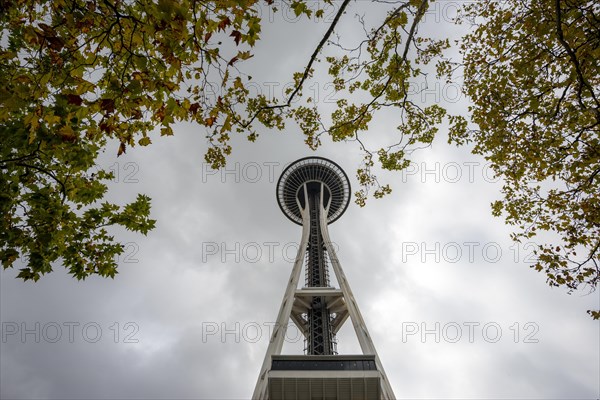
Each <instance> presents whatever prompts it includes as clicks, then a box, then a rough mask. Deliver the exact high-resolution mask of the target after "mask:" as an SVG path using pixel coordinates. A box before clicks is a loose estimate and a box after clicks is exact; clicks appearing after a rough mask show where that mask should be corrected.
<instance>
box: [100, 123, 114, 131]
mask: <svg viewBox="0 0 600 400" xmlns="http://www.w3.org/2000/svg"><path fill="white" fill-rule="evenodd" d="M99 127H100V130H101V131H102V132H107V133H110V132H111V131H112V126H111V125H108V124H107V123H106V122H100V125H99Z"/></svg>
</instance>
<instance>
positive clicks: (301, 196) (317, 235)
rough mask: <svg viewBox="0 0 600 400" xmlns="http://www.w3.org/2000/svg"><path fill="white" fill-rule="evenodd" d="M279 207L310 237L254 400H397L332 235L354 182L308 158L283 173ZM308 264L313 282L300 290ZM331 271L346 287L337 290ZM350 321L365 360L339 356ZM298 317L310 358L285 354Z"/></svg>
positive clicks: (298, 259) (292, 279) (303, 243)
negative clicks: (286, 340) (288, 332)
mask: <svg viewBox="0 0 600 400" xmlns="http://www.w3.org/2000/svg"><path fill="white" fill-rule="evenodd" d="M277 202H278V203H279V207H280V208H281V210H282V211H283V213H284V214H285V215H286V216H287V217H288V218H289V219H290V220H291V221H292V222H294V223H296V224H299V225H302V239H301V241H300V246H299V248H298V254H297V256H296V260H295V262H294V267H293V268H292V272H291V275H290V279H289V281H288V285H287V288H286V291H285V294H284V297H283V300H282V302H281V306H280V308H279V313H278V317H277V322H276V324H275V329H274V330H273V333H272V336H271V340H270V342H269V347H268V348H267V352H266V354H265V359H264V361H263V365H262V367H261V371H260V374H259V377H258V381H257V383H256V387H255V389H254V394H253V396H252V398H253V399H255V400H267V399H268V400H276V399H286V400H294V399H297V400H300V399H302V400H304V399H307V400H308V399H317V398H319V399H320V398H328V399H329V398H331V399H340V400H346V399H350V398H361V399H368V400H370V399H373V400H375V399H376V400H391V399H394V398H395V397H394V393H393V391H392V388H391V386H390V384H389V382H388V380H387V377H386V375H385V372H384V370H383V366H382V365H381V361H380V360H379V357H378V355H377V352H376V351H375V346H374V345H373V342H372V340H371V336H370V335H369V333H368V330H367V327H366V325H365V322H364V320H363V318H362V315H361V314H360V311H359V309H358V306H357V303H356V300H355V299H354V295H353V294H352V291H351V289H350V286H349V284H348V281H347V279H346V276H345V275H344V272H343V270H342V267H341V265H340V263H339V261H338V258H337V255H336V254H335V251H334V249H333V247H332V245H331V240H330V238H329V231H328V229H327V226H328V224H331V223H333V222H335V221H336V220H337V219H338V218H339V217H340V216H341V215H342V214H343V213H344V211H346V208H347V207H348V204H349V202H350V181H349V180H348V176H347V175H346V173H345V172H344V171H343V170H342V168H341V167H340V166H339V165H337V164H336V163H334V162H333V161H330V160H328V159H325V158H322V157H306V158H302V159H300V160H297V161H296V162H295V163H293V164H291V165H290V166H288V167H287V168H286V169H285V170H284V171H283V173H282V174H281V177H280V178H279V181H278V183H277ZM303 266H305V274H306V282H305V283H306V284H305V286H304V287H303V288H301V289H298V282H299V279H300V274H301V271H302V267H303ZM329 267H332V269H333V271H334V274H335V277H336V280H337V282H338V284H339V286H340V287H339V288H334V287H331V286H330V282H329ZM348 318H350V319H351V321H352V325H353V326H354V331H355V333H356V336H357V339H358V342H359V344H360V347H361V350H362V352H363V354H362V355H339V354H337V350H336V340H335V335H336V333H337V332H338V331H339V329H340V328H341V326H342V325H343V324H344V322H345V321H346V320H347V319H348ZM290 319H291V320H292V321H293V322H294V323H295V324H296V326H297V327H298V328H299V329H300V331H301V332H302V334H303V335H304V338H305V343H306V349H305V353H306V354H305V355H301V356H297V355H293V356H287V355H286V356H284V355H281V350H282V348H283V341H284V337H285V332H286V328H287V324H288V322H289V320H290Z"/></svg>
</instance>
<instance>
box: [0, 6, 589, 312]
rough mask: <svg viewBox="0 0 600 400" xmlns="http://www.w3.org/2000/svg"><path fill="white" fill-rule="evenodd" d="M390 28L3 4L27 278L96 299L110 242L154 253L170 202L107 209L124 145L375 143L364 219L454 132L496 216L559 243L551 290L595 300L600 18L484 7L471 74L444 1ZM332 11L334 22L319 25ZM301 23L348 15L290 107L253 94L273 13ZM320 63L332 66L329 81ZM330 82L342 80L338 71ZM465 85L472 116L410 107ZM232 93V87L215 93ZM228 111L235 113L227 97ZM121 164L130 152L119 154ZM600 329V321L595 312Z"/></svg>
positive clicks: (198, 11) (149, 9)
mask: <svg viewBox="0 0 600 400" xmlns="http://www.w3.org/2000/svg"><path fill="white" fill-rule="evenodd" d="M372 2H373V3H377V5H378V6H380V7H385V8H386V10H385V13H384V14H382V15H383V17H382V18H381V19H380V20H379V21H378V23H376V24H372V23H370V22H367V21H366V19H365V18H362V17H360V16H359V18H357V19H356V22H355V24H356V25H357V29H358V30H359V31H360V32H363V33H364V37H363V38H362V40H360V41H358V42H356V43H346V42H345V41H344V38H343V37H340V36H338V35H336V34H335V32H336V28H337V27H338V24H339V22H340V21H341V20H343V19H344V18H348V14H349V13H350V10H351V7H352V2H351V1H350V0H344V1H339V2H332V1H331V0H325V1H322V2H308V1H302V0H297V1H296V0H292V1H283V2H279V1H278V2H275V1H273V0H261V1H259V0H217V1H200V0H182V1H174V0H159V1H157V2H156V1H148V0H137V1H124V0H53V1H43V0H37V1H23V0H7V1H3V2H0V35H1V36H0V65H1V70H0V87H2V88H3V89H2V94H1V103H0V139H1V145H0V193H1V194H0V207H1V209H2V216H3V217H2V227H1V229H0V260H1V261H2V263H3V266H4V268H9V267H12V266H13V265H14V263H15V261H16V260H17V259H18V258H20V257H21V256H25V257H26V258H27V260H28V262H27V266H26V267H25V268H23V269H21V271H20V273H19V274H18V277H20V278H23V279H25V280H28V279H32V280H38V279H39V277H40V276H41V274H45V273H47V272H50V271H51V270H52V265H53V264H55V263H57V262H62V264H63V265H65V266H66V267H67V268H68V269H69V271H70V273H71V274H72V275H73V276H75V277H76V278H78V279H83V278H85V277H87V276H89V275H91V274H99V275H101V276H111V277H113V276H114V274H115V273H116V272H117V263H116V260H115V257H114V256H115V255H116V254H120V253H122V252H123V250H124V248H123V245H122V244H121V243H119V241H118V240H115V239H114V237H113V236H111V234H109V231H108V230H107V228H109V227H111V226H123V227H125V228H127V229H129V230H134V231H139V232H141V233H143V234H146V233H147V232H148V231H149V230H151V229H152V228H153V227H154V223H155V221H154V220H152V219H151V218H150V199H149V198H148V197H147V196H144V195H138V198H137V200H136V201H134V202H132V203H130V204H127V205H124V206H119V205H116V204H111V203H109V202H107V201H104V196H105V194H106V190H107V186H106V182H107V181H108V180H110V179H111V178H112V174H111V172H109V171H105V170H99V169H98V168H95V163H96V160H97V157H98V154H99V152H100V151H103V150H104V149H105V147H106V146H107V143H109V141H111V140H117V142H118V148H116V149H114V151H116V152H117V153H118V154H119V155H120V154H122V153H124V152H126V151H128V150H129V149H130V148H132V147H134V146H136V145H140V146H147V145H150V144H151V139H150V137H149V135H150V133H152V132H160V134H161V135H173V133H174V130H173V127H174V125H175V124H176V123H178V122H179V121H189V122H194V123H196V124H198V125H200V126H202V127H204V128H205V129H206V132H207V140H208V142H209V144H210V146H209V148H208V151H207V152H206V154H205V160H206V161H207V162H208V163H210V164H211V165H212V166H213V167H214V168H219V167H222V166H224V165H225V163H226V159H227V156H228V155H229V154H231V151H232V147H231V144H230V141H231V136H232V135H235V134H241V135H245V136H246V137H247V138H248V140H250V141H254V140H256V139H257V137H258V132H259V130H260V129H264V128H267V129H277V130H281V129H283V128H284V127H285V125H286V123H290V122H292V123H296V124H297V125H298V126H299V128H300V129H301V131H302V132H303V134H304V135H305V142H306V144H307V146H308V147H309V148H311V149H316V148H318V147H319V146H320V144H321V138H322V137H323V135H325V136H329V137H331V138H332V139H333V141H355V142H356V143H357V145H358V146H359V147H360V149H361V150H362V151H363V153H364V159H363V160H362V161H361V163H360V165H359V166H358V168H357V178H358V180H359V183H360V185H361V187H360V188H359V190H358V191H357V192H356V202H357V203H358V204H359V205H364V204H365V202H366V200H367V198H368V197H369V196H373V197H376V198H378V197H381V196H384V195H385V194H387V193H390V192H391V188H390V187H389V185H383V184H380V183H379V181H378V179H377V176H376V170H377V169H384V170H402V169H405V168H408V167H409V166H410V164H411V154H412V153H413V152H414V151H416V150H418V149H422V148H424V147H428V146H429V145H430V144H431V143H432V141H433V140H434V138H435V137H436V134H437V133H438V130H439V128H440V126H441V124H442V123H444V121H447V122H448V123H449V126H450V132H449V138H450V139H449V141H450V142H451V143H453V144H456V145H459V146H462V145H466V144H468V145H469V146H470V149H472V150H473V152H474V153H476V154H481V155H482V156H484V157H485V158H486V159H487V160H488V161H489V162H490V163H491V165H492V168H493V170H494V172H495V173H496V174H497V176H498V177H500V178H502V180H503V182H504V186H503V189H502V195H503V198H502V199H501V200H498V201H497V202H495V203H494V204H493V205H492V213H493V214H494V215H497V216H501V215H503V216H504V218H505V220H506V222H507V223H508V224H511V225H514V226H515V232H514V234H513V239H514V240H517V241H519V240H522V239H524V238H532V237H534V236H536V235H537V234H538V233H539V232H553V233H554V234H555V236H556V237H557V242H556V243H540V245H539V248H538V250H537V254H538V262H537V263H536V264H535V265H534V267H535V268H536V269H537V270H539V271H544V272H545V274H546V276H547V280H548V283H549V284H551V285H553V286H563V285H564V286H566V287H568V288H569V289H571V290H576V289H578V288H580V287H581V286H587V287H588V288H590V289H594V288H595V287H596V286H597V285H598V280H599V278H600V269H599V266H598V261H599V258H600V256H599V254H600V252H599V246H600V200H599V193H600V190H599V183H598V182H599V180H600V178H599V177H598V175H599V172H600V163H599V158H600V143H599V140H600V139H599V126H600V125H599V124H600V103H599V101H600V91H599V89H598V88H599V83H600V82H599V81H600V65H599V62H600V61H599V60H600V17H599V15H600V8H599V6H598V5H597V3H596V2H594V1H585V0H555V1H545V2H534V1H521V0H504V1H498V0H480V1H478V2H476V3H465V5H464V7H463V8H462V9H461V11H460V12H459V18H458V19H457V21H456V23H462V24H466V25H467V26H468V27H469V31H468V34H467V35H466V36H465V37H463V38H462V39H461V40H460V50H461V54H462V58H461V59H458V60H455V59H449V58H448V57H447V55H446V50H447V49H449V48H451V43H450V41H449V40H448V39H434V38H432V37H426V36H423V35H420V34H419V28H420V27H421V26H422V24H423V21H424V16H425V14H426V12H427V10H428V9H429V7H430V6H431V4H432V3H434V1H432V0H395V1H380V0H372ZM315 4H316V7H315ZM282 5H283V6H285V7H289V9H290V10H292V11H293V12H294V13H295V15H296V16H297V17H304V18H316V19H323V18H324V16H325V10H326V9H327V7H332V6H333V5H335V10H336V12H335V14H334V15H333V19H332V20H331V22H330V24H329V26H328V29H327V31H326V32H325V34H324V35H323V37H322V38H321V40H320V41H319V42H318V43H315V44H314V52H313V53H312V55H311V56H310V57H309V58H308V59H307V60H306V63H305V65H301V66H298V67H297V70H296V71H290V75H291V77H292V79H293V82H294V84H293V86H291V87H289V89H287V92H286V93H285V97H284V98H269V97H268V96H266V95H264V94H260V93H259V94H256V95H254V94H252V93H251V91H250V90H249V85H248V83H249V82H250V81H251V79H252V77H251V76H249V75H248V74H247V73H245V72H244V63H245V62H246V61H247V60H248V59H250V58H251V57H253V55H254V53H253V51H254V49H255V46H257V44H258V43H259V42H260V39H261V27H262V26H263V23H264V22H263V19H262V13H261V10H264V8H267V9H268V10H269V11H270V12H272V13H276V12H278V11H280V10H278V8H279V7H281V6H282ZM318 61H323V62H322V63H320V64H319V63H318ZM318 65H319V66H323V65H325V67H324V68H325V70H326V71H325V72H324V73H327V74H328V75H329V77H330V79H331V81H332V82H333V84H334V87H335V90H336V92H337V93H339V96H337V97H338V98H339V99H340V100H338V101H337V102H336V103H335V109H334V110H333V112H331V113H330V114H328V115H325V114H324V110H323V109H322V108H320V107H319V105H318V104H317V102H315V101H314V99H312V98H310V97H308V96H306V95H305V94H304V93H303V88H305V87H306V86H307V83H308V82H309V81H310V80H311V79H315V75H316V73H318V71H316V69H317V68H318ZM321 68H323V67H321ZM431 69H433V70H435V71H436V72H437V78H438V79H442V78H443V79H447V80H449V81H454V80H456V79H457V78H456V77H457V75H464V82H461V84H462V85H463V87H464V92H465V93H466V94H467V95H468V97H469V99H470V101H471V103H472V106H471V107H470V109H469V113H468V115H448V113H447V110H445V109H444V108H443V107H442V106H440V105H439V104H431V105H426V106H422V105H420V103H419V102H418V101H415V96H417V95H418V93H417V94H415V93H414V92H412V91H411V90H409V88H410V85H411V82H413V81H414V79H417V78H419V77H422V76H424V75H425V74H427V71H429V70H431ZM215 82H216V83H215ZM214 93H219V95H218V96H213V95H212V94H214ZM382 110H394V115H395V116H396V119H397V122H398V125H397V129H396V131H395V132H394V133H393V134H391V135H390V136H389V137H388V138H386V140H387V141H388V144H387V145H386V146H384V147H381V148H376V149H371V148H368V147H367V145H366V143H365V142H364V141H363V138H364V137H367V136H368V135H369V127H370V124H371V123H372V121H373V120H374V118H376V116H377V115H378V114H379V113H380V112H382ZM109 150H110V149H109ZM589 313H590V314H591V315H592V316H593V317H594V318H599V317H600V314H599V313H598V312H597V311H592V310H590V311H589Z"/></svg>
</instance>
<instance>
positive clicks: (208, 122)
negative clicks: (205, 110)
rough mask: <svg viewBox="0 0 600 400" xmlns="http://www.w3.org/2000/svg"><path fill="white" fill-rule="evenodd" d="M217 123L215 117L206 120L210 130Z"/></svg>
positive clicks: (205, 122)
mask: <svg viewBox="0 0 600 400" xmlns="http://www.w3.org/2000/svg"><path fill="white" fill-rule="evenodd" d="M214 123H215V117H208V118H206V119H205V120H204V124H205V125H206V126H208V127H209V128H210V127H211V126H213V124H214Z"/></svg>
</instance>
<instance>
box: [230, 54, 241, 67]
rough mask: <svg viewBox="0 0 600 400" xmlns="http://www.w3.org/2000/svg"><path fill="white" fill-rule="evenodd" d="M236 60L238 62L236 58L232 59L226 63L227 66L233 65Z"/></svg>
mask: <svg viewBox="0 0 600 400" xmlns="http://www.w3.org/2000/svg"><path fill="white" fill-rule="evenodd" d="M237 60H239V58H238V56H235V57H233V58H232V59H231V60H229V62H228V63H227V65H228V66H229V65H233V64H234V63H235V62H236V61H237Z"/></svg>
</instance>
